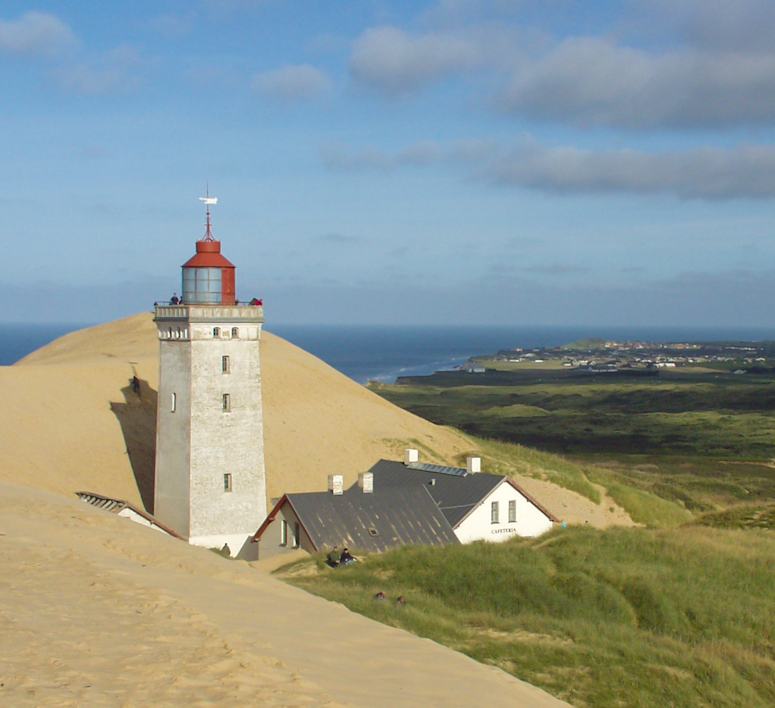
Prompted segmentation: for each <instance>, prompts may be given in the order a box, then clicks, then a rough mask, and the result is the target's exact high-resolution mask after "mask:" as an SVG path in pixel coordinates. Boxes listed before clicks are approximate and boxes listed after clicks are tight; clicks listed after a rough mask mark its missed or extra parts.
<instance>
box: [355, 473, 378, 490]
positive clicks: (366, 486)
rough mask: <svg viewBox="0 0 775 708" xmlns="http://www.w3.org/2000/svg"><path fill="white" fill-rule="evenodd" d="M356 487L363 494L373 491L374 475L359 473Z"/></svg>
mask: <svg viewBox="0 0 775 708" xmlns="http://www.w3.org/2000/svg"><path fill="white" fill-rule="evenodd" d="M358 486H359V487H360V488H361V491H362V492H363V493H364V494H371V493H372V492H373V491H374V475H373V474H372V473H371V472H361V473H360V474H359V475H358Z"/></svg>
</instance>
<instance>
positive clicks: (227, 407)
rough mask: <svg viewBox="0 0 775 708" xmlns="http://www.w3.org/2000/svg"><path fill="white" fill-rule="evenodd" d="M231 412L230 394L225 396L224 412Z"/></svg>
mask: <svg viewBox="0 0 775 708" xmlns="http://www.w3.org/2000/svg"><path fill="white" fill-rule="evenodd" d="M230 410H231V395H230V394H228V393H224V394H223V412H224V413H228V412H229V411H230Z"/></svg>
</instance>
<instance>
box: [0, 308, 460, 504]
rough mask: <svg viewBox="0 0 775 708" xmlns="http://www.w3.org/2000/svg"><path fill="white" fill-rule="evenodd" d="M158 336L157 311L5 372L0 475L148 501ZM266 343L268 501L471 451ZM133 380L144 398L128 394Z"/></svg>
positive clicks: (0, 374) (287, 347)
mask: <svg viewBox="0 0 775 708" xmlns="http://www.w3.org/2000/svg"><path fill="white" fill-rule="evenodd" d="M155 332H156V330H155V326H154V324H153V322H152V320H151V315H149V314H142V315H136V316H134V317H130V318H127V319H124V320H119V321H117V322H111V323H109V324H106V325H101V326H99V327H94V328H90V329H87V330H81V331H79V332H74V333H72V334H69V335H66V336H64V337H62V338H60V339H58V340H56V341H55V342H53V343H52V344H50V345H48V346H46V347H43V348H42V349H40V350H38V351H37V352H34V353H33V354H31V355H30V356H28V357H26V358H25V359H23V360H22V361H21V362H19V363H18V364H16V365H15V366H13V367H0V391H2V395H3V398H4V401H5V402H6V404H5V405H4V406H2V407H1V408H0V430H1V431H4V432H3V433H2V434H3V436H4V437H7V439H8V440H9V441H11V442H12V444H11V445H4V446H3V447H2V450H0V478H4V479H7V480H9V481H20V482H22V483H28V484H31V485H34V486H39V487H42V488H45V489H50V490H53V491H59V492H64V493H72V492H73V491H74V490H75V489H81V488H87V489H93V490H95V491H101V492H102V493H105V494H109V495H116V496H121V497H124V498H127V499H131V500H133V501H140V498H139V494H141V495H142V497H143V501H144V502H145V503H146V504H147V505H148V504H150V497H151V495H150V490H151V486H152V482H151V480H152V474H153V445H154V430H155V405H156V393H155V392H156V389H157V388H158V346H159V345H158V340H157V339H156V333H155ZM261 347H262V349H261V352H262V368H263V385H264V411H265V445H266V465H267V473H268V486H269V496H270V497H279V496H280V495H281V494H282V493H283V492H286V491H303V490H313V489H325V486H326V478H327V475H328V474H329V473H332V472H338V473H343V474H345V476H346V478H347V479H346V481H347V482H348V483H349V482H352V481H354V480H355V478H356V476H357V474H358V472H361V471H363V470H365V469H368V467H370V466H371V465H372V464H374V462H375V461H376V460H377V459H379V457H382V456H388V457H393V456H400V454H401V451H402V449H403V448H404V447H407V446H409V445H410V444H412V445H414V444H417V445H420V446H421V447H422V448H423V452H424V455H425V458H426V459H429V460H430V459H434V460H436V461H452V459H453V458H454V457H455V456H459V455H461V454H464V453H465V452H466V451H469V450H470V449H471V446H470V444H469V443H468V442H467V440H466V439H465V438H464V436H462V435H461V434H459V433H457V432H454V431H451V430H449V429H446V428H442V427H439V426H437V425H433V424H432V423H429V422H427V421H425V420H423V419H422V418H418V417H417V416H414V415H412V414H411V413H407V412H406V411H403V410H401V409H399V408H397V407H396V406H394V405H392V404H391V403H388V402H387V401H385V400H383V399H382V398H380V397H379V396H377V395H375V394H373V393H371V392H370V391H368V390H366V389H365V388H364V387H363V386H360V385H358V384H357V383H355V382H354V381H352V380H351V379H349V378H347V377H346V376H344V375H342V374H340V373H339V372H338V371H336V370H335V369H333V368H331V367H330V366H328V365H327V364H325V363H323V362H322V361H320V360H319V359H316V358H315V357H313V356H311V355H310V354H308V353H307V352H304V351H302V350H301V349H299V348H298V347H295V346H294V345H292V344H290V343H289V342H286V341H284V340H283V339H281V338H279V337H276V336H274V335H272V334H271V333H265V335H264V338H263V341H262V345H261ZM135 373H136V374H137V376H138V377H139V378H140V379H141V381H142V391H141V395H140V397H138V396H136V395H135V394H134V393H133V392H132V391H131V389H130V387H129V382H130V379H131V377H132V375H133V374H135ZM412 441H415V442H412ZM84 450H88V451H89V454H88V456H85V455H84V454H83V451H84ZM135 477H137V478H138V479H139V487H140V492H139V493H138V489H137V487H138V484H137V483H136V482H135Z"/></svg>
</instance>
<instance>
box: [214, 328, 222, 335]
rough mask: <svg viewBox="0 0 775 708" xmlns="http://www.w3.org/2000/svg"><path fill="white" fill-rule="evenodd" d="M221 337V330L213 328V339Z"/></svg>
mask: <svg viewBox="0 0 775 708" xmlns="http://www.w3.org/2000/svg"><path fill="white" fill-rule="evenodd" d="M220 336H221V328H220V327H213V337H220Z"/></svg>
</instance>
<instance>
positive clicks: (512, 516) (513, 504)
mask: <svg viewBox="0 0 775 708" xmlns="http://www.w3.org/2000/svg"><path fill="white" fill-rule="evenodd" d="M516 521H517V500H516V499H511V500H509V523H510V524H513V523H516Z"/></svg>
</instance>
